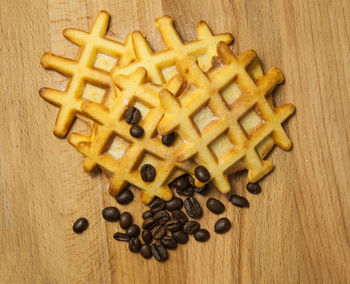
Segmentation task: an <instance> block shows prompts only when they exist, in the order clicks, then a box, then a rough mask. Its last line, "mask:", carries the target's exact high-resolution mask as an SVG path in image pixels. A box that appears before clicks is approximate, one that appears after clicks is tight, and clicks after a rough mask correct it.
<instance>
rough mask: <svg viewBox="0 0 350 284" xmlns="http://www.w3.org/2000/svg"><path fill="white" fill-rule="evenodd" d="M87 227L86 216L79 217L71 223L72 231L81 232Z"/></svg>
mask: <svg viewBox="0 0 350 284" xmlns="http://www.w3.org/2000/svg"><path fill="white" fill-rule="evenodd" d="M88 227H89V221H88V220H87V219H86V218H79V219H78V220H76V221H75V222H74V224H73V231H74V232H75V233H77V234H81V233H82V232H84V231H85V230H86V229H87V228H88Z"/></svg>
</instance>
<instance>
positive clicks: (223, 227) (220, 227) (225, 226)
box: [214, 217, 231, 234]
mask: <svg viewBox="0 0 350 284" xmlns="http://www.w3.org/2000/svg"><path fill="white" fill-rule="evenodd" d="M230 228H231V222H230V220H229V219H227V218H225V217H224V218H221V219H219V220H218V221H217V222H216V223H215V225H214V229H215V232H216V233H218V234H224V233H226V232H227V231H229V230H230Z"/></svg>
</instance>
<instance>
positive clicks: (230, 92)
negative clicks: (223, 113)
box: [221, 81, 242, 105]
mask: <svg viewBox="0 0 350 284" xmlns="http://www.w3.org/2000/svg"><path fill="white" fill-rule="evenodd" d="M241 94H242V90H241V88H240V87H239V86H238V85H237V83H236V81H233V82H232V83H231V84H229V85H228V86H227V87H226V88H225V89H224V90H222V91H221V95H222V97H223V99H224V100H225V102H226V103H227V104H228V105H232V104H233V102H234V101H235V100H237V99H238V98H239V97H240V95H241Z"/></svg>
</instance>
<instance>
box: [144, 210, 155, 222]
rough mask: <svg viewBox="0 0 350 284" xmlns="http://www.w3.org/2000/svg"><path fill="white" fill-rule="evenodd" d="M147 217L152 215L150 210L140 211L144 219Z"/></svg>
mask: <svg viewBox="0 0 350 284" xmlns="http://www.w3.org/2000/svg"><path fill="white" fill-rule="evenodd" d="M149 217H153V213H152V211H151V210H147V211H145V212H143V213H142V219H143V220H145V219H147V218H149Z"/></svg>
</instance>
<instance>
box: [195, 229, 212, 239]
mask: <svg viewBox="0 0 350 284" xmlns="http://www.w3.org/2000/svg"><path fill="white" fill-rule="evenodd" d="M194 238H195V240H196V241H198V242H206V241H207V240H209V238H210V234H209V232H208V231H207V230H206V229H199V230H198V231H197V232H196V233H195V234H194Z"/></svg>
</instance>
